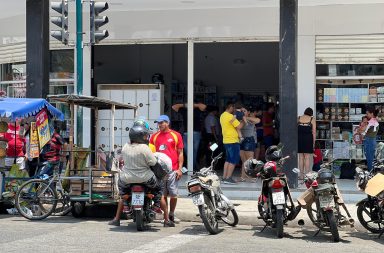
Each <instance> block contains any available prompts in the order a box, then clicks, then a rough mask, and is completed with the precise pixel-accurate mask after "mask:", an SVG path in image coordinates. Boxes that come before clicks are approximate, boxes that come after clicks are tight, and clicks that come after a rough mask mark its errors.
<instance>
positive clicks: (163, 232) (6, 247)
mask: <svg viewBox="0 0 384 253" xmlns="http://www.w3.org/2000/svg"><path fill="white" fill-rule="evenodd" d="M240 219H241V217H240ZM255 223H256V222H255ZM257 224H260V223H259V222H257ZM292 224H296V222H295V223H289V226H288V227H285V228H284V229H285V230H284V231H285V236H284V238H283V239H277V238H276V237H275V231H274V230H273V229H271V228H267V229H266V230H264V232H262V233H261V232H260V230H261V229H262V226H260V225H257V226H250V225H240V226H237V227H235V228H231V227H228V226H224V225H222V224H221V227H222V228H223V231H222V232H221V233H219V234H218V235H208V234H207V232H206V230H205V228H204V226H203V224H202V223H197V222H181V223H180V224H177V225H176V227H175V228H164V227H163V226H162V224H161V223H160V222H156V223H153V224H150V226H149V227H148V230H147V231H145V232H137V231H136V227H135V224H133V223H132V222H130V221H122V224H121V226H120V227H112V226H108V225H107V220H106V219H93V218H92V219H90V218H88V219H75V218H73V217H72V216H71V215H68V216H66V217H49V218H48V219H46V220H43V221H38V222H31V221H28V220H25V219H24V218H22V217H20V216H10V215H1V216H0V227H1V232H0V249H1V250H0V251H1V252H110V253H112V252H120V253H121V252H127V253H128V252H129V253H131V252H132V253H134V252H141V253H145V252H307V251H310V252H327V251H328V252H332V251H335V249H337V251H338V252H364V253H368V252H383V244H384V238H381V239H377V235H372V234H369V233H367V232H366V231H365V230H364V229H363V228H361V227H360V226H357V227H356V229H353V228H349V227H348V228H343V229H342V231H340V235H341V241H340V242H339V243H333V242H331V236H330V234H328V233H325V232H322V233H320V234H319V235H318V236H316V237H313V234H314V233H315V231H316V230H315V228H314V227H313V226H312V225H306V226H305V227H303V228H302V227H298V226H297V225H292ZM335 247H337V248H335Z"/></svg>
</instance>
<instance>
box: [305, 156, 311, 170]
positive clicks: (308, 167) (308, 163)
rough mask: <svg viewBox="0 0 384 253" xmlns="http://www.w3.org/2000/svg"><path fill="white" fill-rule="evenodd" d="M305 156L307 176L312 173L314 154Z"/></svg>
mask: <svg viewBox="0 0 384 253" xmlns="http://www.w3.org/2000/svg"><path fill="white" fill-rule="evenodd" d="M304 156H305V166H304V168H305V174H307V173H308V172H310V171H311V167H310V166H311V158H312V154H304Z"/></svg>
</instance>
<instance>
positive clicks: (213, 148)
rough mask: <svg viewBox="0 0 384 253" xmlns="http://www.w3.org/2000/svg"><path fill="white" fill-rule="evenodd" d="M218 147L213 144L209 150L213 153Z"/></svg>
mask: <svg viewBox="0 0 384 253" xmlns="http://www.w3.org/2000/svg"><path fill="white" fill-rule="evenodd" d="M218 147H219V146H218V145H217V144H216V143H213V144H212V145H211V146H210V147H209V149H210V150H211V151H212V152H213V151H215V150H216V149H217V148H218Z"/></svg>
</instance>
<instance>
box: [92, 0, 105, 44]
mask: <svg viewBox="0 0 384 253" xmlns="http://www.w3.org/2000/svg"><path fill="white" fill-rule="evenodd" d="M105 10H108V3H107V2H95V1H91V10H90V15H91V43H92V44H95V43H99V41H101V40H103V39H105V38H107V37H108V36H109V33H108V30H99V28H100V27H101V26H103V25H105V24H107V23H108V21H109V19H108V17H107V16H99V14H100V13H102V12H103V11H105Z"/></svg>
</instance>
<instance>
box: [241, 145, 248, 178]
mask: <svg viewBox="0 0 384 253" xmlns="http://www.w3.org/2000/svg"><path fill="white" fill-rule="evenodd" d="M240 159H241V177H240V180H241V181H244V180H245V179H246V178H247V176H246V175H245V168H244V163H245V161H246V160H247V158H246V156H245V151H244V150H240Z"/></svg>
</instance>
